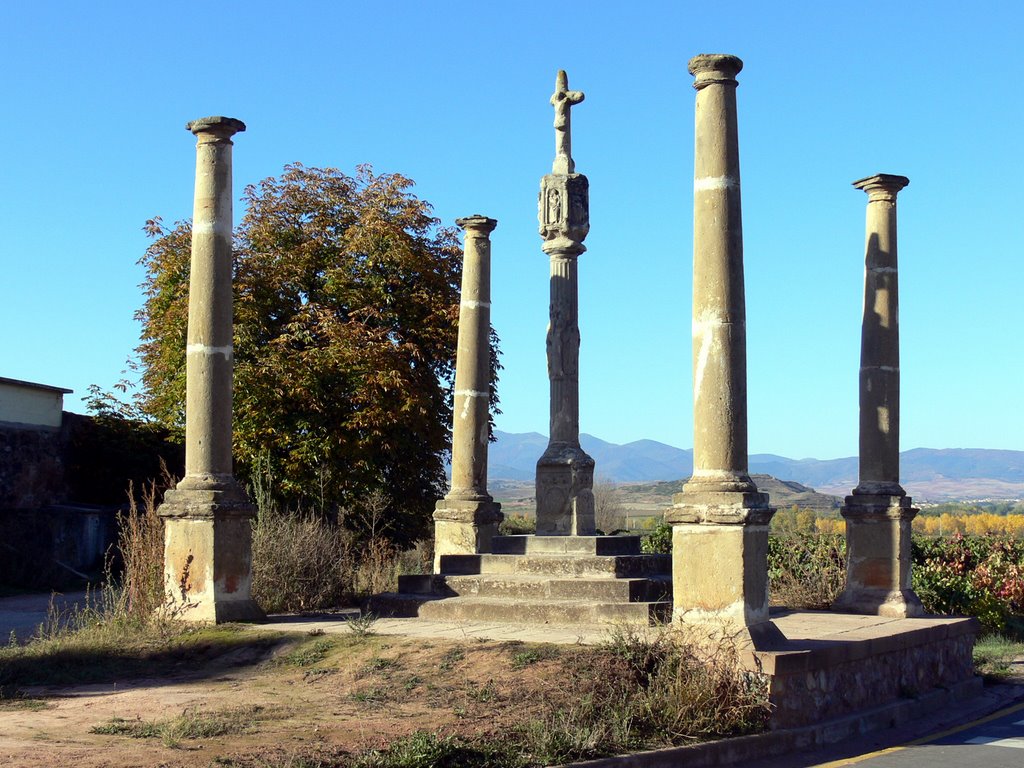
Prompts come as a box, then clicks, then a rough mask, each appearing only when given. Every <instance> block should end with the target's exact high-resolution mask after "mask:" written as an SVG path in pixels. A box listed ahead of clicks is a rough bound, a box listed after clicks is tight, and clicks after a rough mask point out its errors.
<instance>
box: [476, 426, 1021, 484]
mask: <svg viewBox="0 0 1024 768" xmlns="http://www.w3.org/2000/svg"><path fill="white" fill-rule="evenodd" d="M495 436H496V437H497V442H495V443H492V444H491V446H490V453H489V457H488V464H489V472H488V476H489V478H491V479H492V480H519V481H531V480H533V479H534V473H535V471H536V464H537V459H538V458H539V457H540V455H541V454H542V453H543V452H544V448H545V447H546V446H547V444H548V439H547V438H546V437H544V436H543V435H541V434H538V433H537V432H528V433H523V434H514V433H510V432H501V431H495ZM580 445H582V446H583V449H584V450H585V451H586V452H587V453H588V454H590V456H592V457H593V459H594V461H595V463H596V472H595V476H596V477H597V478H598V479H604V480H607V481H609V482H614V483H651V482H658V481H671V480H679V479H681V478H685V477H689V476H690V474H691V473H692V471H693V451H692V450H684V449H682V448H674V447H673V446H671V445H666V444H665V443H659V442H656V441H654V440H637V441H636V442H633V443H627V444H626V445H615V444H614V443H608V442H605V441H604V440H601V439H599V438H596V437H594V436H593V435H587V434H582V435H580ZM749 463H750V472H752V473H758V474H765V475H772V476H774V477H777V478H779V479H781V480H790V481H795V482H797V483H800V484H802V485H806V486H810V487H811V488H814V489H815V490H817V491H820V492H822V493H829V494H834V495H837V496H845V495H846V494H848V493H849V492H850V491H851V490H852V489H853V487H854V486H855V485H856V484H857V465H858V461H857V458H856V457H850V458H845V459H829V460H824V461H823V460H819V459H787V458H786V457H784V456H776V455H774V454H770V453H761V454H753V455H751V456H750V459H749ZM900 475H901V480H902V483H903V487H904V488H906V489H907V493H909V494H910V495H911V496H913V497H914V498H915V499H916V500H917V501H947V500H954V499H982V498H1000V499H1008V498H1024V451H999V450H987V449H964V448H947V449H932V448H915V449H914V450H911V451H904V452H903V453H901V454H900Z"/></svg>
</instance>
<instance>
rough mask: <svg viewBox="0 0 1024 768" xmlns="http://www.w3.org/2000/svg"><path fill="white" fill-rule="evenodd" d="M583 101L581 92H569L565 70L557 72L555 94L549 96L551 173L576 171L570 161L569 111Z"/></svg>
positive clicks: (570, 127) (574, 165) (571, 160)
mask: <svg viewBox="0 0 1024 768" xmlns="http://www.w3.org/2000/svg"><path fill="white" fill-rule="evenodd" d="M583 99H584V95H583V91H570V90H569V76H568V75H566V74H565V70H564V69H560V70H558V76H557V77H556V78H555V92H554V93H553V94H551V106H553V107H554V108H555V161H554V163H552V165H551V172H552V173H563V174H569V173H574V172H575V171H576V164H575V163H574V162H573V159H572V115H571V113H570V110H571V109H572V108H573V107H574V106H576V105H577V104H579V103H580V102H581V101H583Z"/></svg>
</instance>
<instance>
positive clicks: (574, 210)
mask: <svg viewBox="0 0 1024 768" xmlns="http://www.w3.org/2000/svg"><path fill="white" fill-rule="evenodd" d="M537 218H538V219H539V221H540V234H541V237H543V238H544V239H545V240H554V239H555V238H558V237H566V238H568V239H569V240H573V241H575V242H577V243H581V242H583V239H584V238H585V237H586V236H587V233H588V232H589V231H590V183H589V182H588V181H587V177H586V176H584V175H583V174H582V173H573V174H570V175H568V176H563V175H561V174H549V175H547V176H545V177H544V178H542V179H541V182H540V196H539V198H538V201H537Z"/></svg>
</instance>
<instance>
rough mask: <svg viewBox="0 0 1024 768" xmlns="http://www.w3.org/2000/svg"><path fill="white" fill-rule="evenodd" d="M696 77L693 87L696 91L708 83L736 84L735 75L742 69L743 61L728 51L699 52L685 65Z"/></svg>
mask: <svg viewBox="0 0 1024 768" xmlns="http://www.w3.org/2000/svg"><path fill="white" fill-rule="evenodd" d="M687 69H689V71H690V74H691V75H693V76H694V77H695V78H697V79H696V80H695V81H694V83H693V87H694V88H696V89H697V90H698V91H699V90H700V89H701V88H704V87H706V86H709V85H715V84H720V85H732V86H734V87H735V86H736V85H738V83H737V82H736V75H737V74H739V71H740V70H741V69H743V62H742V61H741V60H740V59H739V58H738V57H737V56H732V55H730V54H728V53H700V54H697V55H696V56H694V57H693V58H692V59H690V64H689V66H688V67H687Z"/></svg>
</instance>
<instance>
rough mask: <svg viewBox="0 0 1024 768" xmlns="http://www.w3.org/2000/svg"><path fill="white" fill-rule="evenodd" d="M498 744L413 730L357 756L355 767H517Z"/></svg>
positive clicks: (509, 755) (506, 751) (513, 759)
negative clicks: (402, 736)
mask: <svg viewBox="0 0 1024 768" xmlns="http://www.w3.org/2000/svg"><path fill="white" fill-rule="evenodd" d="M524 764H525V763H523V762H521V761H520V760H518V759H516V758H515V757H514V756H513V755H512V754H510V753H509V751H508V750H507V745H505V744H502V743H500V742H499V743H494V742H492V743H488V742H485V741H480V742H476V743H472V744H471V743H468V742H466V741H465V740H463V739H460V738H458V737H457V736H454V735H451V734H449V735H444V734H442V733H440V732H437V733H431V732H429V731H416V732H415V733H414V734H412V735H411V736H406V737H404V738H400V739H396V740H394V741H393V742H391V743H390V744H389V745H388V746H387V747H386V748H385V749H381V750H374V751H372V752H369V753H367V754H365V755H362V756H360V757H359V758H357V759H356V761H355V762H354V763H353V766H354V767H355V768H439V767H440V766H444V768H470V767H471V766H518V765H524Z"/></svg>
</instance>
